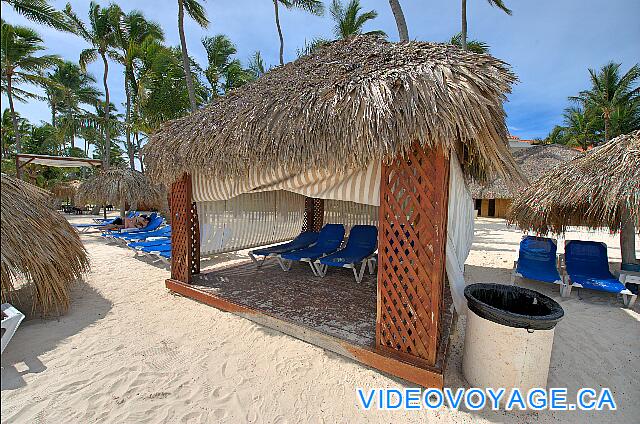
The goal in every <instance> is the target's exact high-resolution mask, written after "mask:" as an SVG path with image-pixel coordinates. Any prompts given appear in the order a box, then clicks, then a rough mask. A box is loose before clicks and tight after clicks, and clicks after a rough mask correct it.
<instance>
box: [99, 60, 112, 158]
mask: <svg viewBox="0 0 640 424" xmlns="http://www.w3.org/2000/svg"><path fill="white" fill-rule="evenodd" d="M101 55H102V63H104V74H103V76H102V84H104V100H105V105H104V156H103V158H102V163H103V164H104V169H109V165H110V164H111V138H110V131H109V101H110V99H109V85H108V84H107V76H108V75H109V62H107V56H106V55H105V54H104V53H101Z"/></svg>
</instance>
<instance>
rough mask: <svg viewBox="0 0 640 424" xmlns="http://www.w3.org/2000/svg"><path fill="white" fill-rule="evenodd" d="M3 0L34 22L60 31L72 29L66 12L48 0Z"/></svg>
mask: <svg viewBox="0 0 640 424" xmlns="http://www.w3.org/2000/svg"><path fill="white" fill-rule="evenodd" d="M2 2H3V3H7V4H9V5H11V6H12V7H13V10H15V11H16V12H17V13H19V14H21V15H23V16H24V17H26V18H27V19H30V20H32V21H34V22H37V23H39V24H42V25H48V26H50V27H53V28H55V29H58V30H60V31H71V26H70V25H69V22H67V20H66V19H65V16H64V14H63V13H62V12H60V11H58V10H56V9H55V8H54V7H52V6H51V5H49V3H48V2H47V1H46V0H2Z"/></svg>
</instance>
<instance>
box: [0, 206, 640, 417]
mask: <svg viewBox="0 0 640 424" xmlns="http://www.w3.org/2000/svg"><path fill="white" fill-rule="evenodd" d="M71 219H72V220H73V221H76V222H80V221H83V220H84V221H86V220H87V218H76V217H73V218H71ZM476 227H477V230H476V239H475V243H474V250H473V251H472V252H471V255H470V257H469V259H468V261H467V268H466V278H467V281H468V282H476V281H498V282H508V281H509V273H510V268H511V266H512V264H513V260H514V259H515V256H516V253H515V252H516V250H517V245H518V242H519V238H520V235H519V234H518V232H517V231H515V230H513V229H507V228H506V227H505V225H504V221H500V220H491V219H479V220H478V221H477V223H476ZM571 236H572V237H573V236H575V238H578V237H580V238H582V239H596V240H603V241H606V242H607V243H608V245H609V246H610V249H609V253H610V258H611V259H612V260H616V259H618V260H619V257H620V252H619V249H618V248H617V245H618V243H617V241H616V240H615V239H614V238H613V237H610V236H608V235H607V234H593V233H590V234H585V233H581V234H579V235H577V234H571ZM83 240H84V241H85V244H86V246H87V249H88V250H89V253H90V255H91V261H92V270H91V272H90V273H89V274H88V275H87V276H86V278H85V281H84V282H83V283H80V284H78V285H77V286H76V287H75V288H74V293H73V305H72V308H71V311H70V312H69V313H68V314H67V315H65V316H64V317H62V318H60V319H57V320H46V321H43V320H30V321H28V322H25V323H24V324H23V325H22V326H21V327H20V329H19V331H18V333H17V334H16V336H15V337H14V339H13V340H12V342H11V344H10V345H9V347H8V348H7V350H6V352H5V354H4V355H3V356H2V422H3V423H76V422H77V423H93V422H99V423H178V422H180V423H182V422H184V423H207V422H211V423H214V422H228V423H237V422H266V423H287V422H290V423H300V422H320V423H335V422H392V421H393V422H416V423H417V422H427V421H428V422H442V423H451V422H469V423H470V422H508V423H512V422H518V423H526V422H533V421H537V422H566V423H576V422H619V423H637V422H638V417H639V416H640V403H639V402H638V399H640V383H638V382H639V381H640V369H639V368H638V363H639V361H638V360H639V359H640V325H638V323H639V321H640V314H639V313H638V312H639V309H638V306H636V307H635V309H634V310H625V309H623V308H621V302H620V301H617V300H616V299H615V298H614V297H611V296H606V295H600V294H592V293H576V294H574V295H573V297H572V298H571V299H567V300H565V299H562V300H560V302H561V304H562V306H563V307H564V308H565V312H566V318H565V319H564V320H563V321H562V322H561V323H560V324H559V325H558V327H557V330H556V342H555V344H554V350H553V355H552V361H551V374H550V379H549V385H550V386H566V387H568V388H569V389H570V391H575V389H576V388H577V387H581V386H589V387H601V386H607V387H611V388H612V390H613V391H614V396H615V399H616V401H617V402H618V406H619V408H620V409H619V410H618V411H616V412H613V413H610V412H607V413H597V414H596V413H572V414H570V413H558V412H548V411H545V412H542V413H539V414H533V413H504V412H481V413H469V412H466V411H451V410H445V409H443V410H440V411H435V412H426V411H421V412H414V411H411V412H409V411H395V412H379V411H377V412H373V411H372V412H364V411H361V410H360V409H359V407H358V404H357V401H356V397H355V387H364V388H372V387H401V386H403V384H404V383H403V382H402V381H400V380H397V379H393V378H390V377H388V376H386V375H382V374H380V373H378V372H377V371H374V370H372V369H368V368H365V367H362V366H360V365H358V364H356V363H354V362H352V361H349V360H346V359H344V358H342V357H340V356H337V355H335V354H332V353H329V352H326V351H324V350H322V349H319V348H316V347H314V346H311V345H309V344H306V343H303V342H301V341H298V340H295V339H293V338H291V337H288V336H285V335H282V334H280V333H278V332H275V331H272V330H269V329H266V328H263V327H260V326H258V325H255V324H253V323H251V322H250V321H247V320H244V319H241V318H238V317H236V316H233V315H230V314H227V313H223V312H220V311H218V310H216V309H214V308H211V307H208V306H205V305H202V304H198V303H196V302H194V301H192V300H189V299H186V298H182V297H178V296H174V295H172V294H170V293H169V292H168V291H167V290H166V289H165V288H164V279H165V278H166V277H167V276H168V275H169V274H168V271H167V270H166V269H163V268H161V267H157V266H153V265H151V264H148V263H146V262H144V261H142V260H139V259H136V258H134V257H133V254H132V253H131V252H130V251H128V250H126V249H122V248H118V247H114V246H108V245H106V244H105V243H104V242H103V241H101V240H99V239H98V238H96V237H91V236H83ZM525 285H526V286H527V287H532V288H535V289H537V290H540V291H542V292H544V293H546V294H549V295H551V296H553V297H554V298H555V299H559V294H558V292H557V289H556V290H554V289H553V288H551V287H547V286H545V285H540V284H535V283H525ZM463 332H464V320H460V321H459V323H458V326H457V329H456V331H455V332H454V334H453V339H452V348H451V355H450V358H449V363H448V370H447V375H446V382H447V385H448V386H450V387H463V386H465V385H466V383H465V382H464V379H463V378H462V376H461V373H460V364H461V350H462V340H463Z"/></svg>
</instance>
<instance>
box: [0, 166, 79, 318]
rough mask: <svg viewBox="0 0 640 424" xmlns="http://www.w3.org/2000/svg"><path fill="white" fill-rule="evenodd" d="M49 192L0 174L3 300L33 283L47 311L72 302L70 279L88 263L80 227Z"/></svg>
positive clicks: (37, 306)
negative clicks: (66, 216) (54, 205)
mask: <svg viewBox="0 0 640 424" xmlns="http://www.w3.org/2000/svg"><path fill="white" fill-rule="evenodd" d="M51 205H52V202H51V198H50V196H49V194H48V193H47V192H45V191H44V190H41V189H39V188H37V187H35V186H33V185H31V184H29V183H26V182H24V181H20V180H17V179H15V178H13V177H9V176H7V175H4V174H2V249H1V250H2V252H1V255H2V264H1V265H2V266H1V274H2V302H5V301H7V300H10V298H11V294H12V293H13V292H14V290H15V289H17V288H18V287H20V286H22V284H23V283H27V284H29V285H30V286H31V293H32V296H33V308H34V310H37V311H40V312H42V313H44V314H49V313H51V312H54V311H56V312H63V311H65V310H66V309H67V308H68V306H69V285H70V284H71V283H72V282H74V281H75V280H76V279H78V278H79V277H80V275H81V274H82V273H83V272H84V271H86V270H87V269H88V267H89V261H88V259H87V253H86V251H85V249H84V247H83V245H82V243H81V242H80V238H79V237H78V233H77V232H76V231H75V230H74V229H73V227H71V225H69V223H68V222H67V220H66V219H64V217H63V216H62V215H60V214H59V213H58V212H56V211H55V210H54V209H53V208H52V206H51Z"/></svg>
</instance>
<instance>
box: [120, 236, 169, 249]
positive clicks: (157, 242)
mask: <svg viewBox="0 0 640 424" xmlns="http://www.w3.org/2000/svg"><path fill="white" fill-rule="evenodd" d="M152 238H153V240H145V241H135V242H132V243H129V244H127V247H130V248H132V249H134V250H143V249H146V248H150V247H156V246H162V245H166V244H169V245H171V238H169V237H152Z"/></svg>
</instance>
